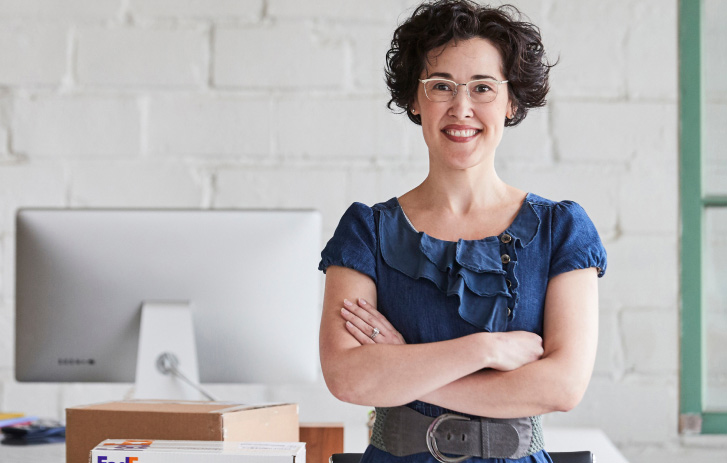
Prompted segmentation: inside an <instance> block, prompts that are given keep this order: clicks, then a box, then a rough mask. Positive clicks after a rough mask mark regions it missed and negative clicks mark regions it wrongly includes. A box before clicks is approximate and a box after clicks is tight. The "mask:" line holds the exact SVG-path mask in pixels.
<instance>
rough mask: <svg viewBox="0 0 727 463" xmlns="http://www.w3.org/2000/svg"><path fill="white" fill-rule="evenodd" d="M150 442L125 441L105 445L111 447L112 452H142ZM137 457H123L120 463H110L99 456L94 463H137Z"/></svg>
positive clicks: (117, 462) (106, 458) (104, 457)
mask: <svg viewBox="0 0 727 463" xmlns="http://www.w3.org/2000/svg"><path fill="white" fill-rule="evenodd" d="M151 443H152V441H150V440H126V441H124V442H122V443H120V444H119V443H107V444H104V445H106V446H111V447H112V448H113V449H114V450H131V451H135V450H144V449H146V448H148V447H149V446H150V445H151ZM138 461H139V457H125V458H124V459H123V460H121V461H111V460H109V459H108V457H107V456H99V457H98V458H97V459H96V463H137V462H138Z"/></svg>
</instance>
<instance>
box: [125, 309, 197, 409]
mask: <svg viewBox="0 0 727 463" xmlns="http://www.w3.org/2000/svg"><path fill="white" fill-rule="evenodd" d="M169 356H171V357H173V358H174V359H175V360H176V365H174V368H176V370H177V371H178V373H179V374H174V373H173V372H171V374H170V372H169V371H167V372H164V370H165V368H159V366H158V363H159V362H160V361H161V362H162V366H163V367H166V369H169V367H170V366H171V364H170V363H169V359H170V357H169ZM165 359H166V362H165ZM180 376H181V377H180ZM182 378H185V379H186V380H187V381H189V382H190V383H192V384H199V368H198V364H197V349H196V345H195V340H194V326H193V321H192V310H191V308H190V305H189V302H186V301H181V302H173V301H145V302H144V303H143V304H142V308H141V328H140V331H139V351H138V354H137V359H136V385H135V387H134V394H133V397H134V398H135V399H167V400H169V399H172V400H174V399H179V400H207V399H208V398H207V397H203V395H202V393H201V392H200V391H199V390H197V388H196V387H195V386H193V385H191V384H188V383H186V382H185V381H184V380H183V379H182Z"/></svg>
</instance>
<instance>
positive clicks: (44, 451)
mask: <svg viewBox="0 0 727 463" xmlns="http://www.w3.org/2000/svg"><path fill="white" fill-rule="evenodd" d="M545 435H546V448H547V450H549V451H551V452H569V451H576V450H590V451H591V452H593V454H594V455H596V458H597V459H598V463H628V461H627V460H626V458H624V456H623V455H621V453H620V452H619V451H618V449H617V448H616V447H615V446H614V445H613V443H611V441H610V440H609V439H608V437H606V434H604V433H603V431H601V430H600V429H595V428H550V427H548V428H546V429H545ZM65 459H66V446H65V444H41V445H31V446H27V447H21V446H17V447H16V446H11V445H0V462H2V463H63V462H64V461H65Z"/></svg>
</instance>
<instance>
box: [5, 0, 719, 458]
mask: <svg viewBox="0 0 727 463" xmlns="http://www.w3.org/2000/svg"><path fill="white" fill-rule="evenodd" d="M495 3H503V2H502V1H500V0H498V1H497V2H495ZM417 4H418V1H417V0H393V1H391V0H372V1H367V2H361V1H354V0H317V1H313V0H66V1H64V2H58V1H56V0H3V1H2V2H0V62H1V63H2V64H3V65H2V66H0V410H5V409H13V410H18V409H20V410H23V411H25V412H27V413H36V414H41V415H47V416H51V417H57V418H60V417H62V416H63V410H64V408H65V407H67V406H72V405H78V404H81V403H90V402H99V401H105V400H113V399H117V398H121V397H124V396H125V395H126V394H128V392H129V388H130V386H131V385H129V384H116V385H108V384H95V385H93V384H88V385H84V384H65V385H55V384H18V383H17V382H15V381H14V379H13V361H14V360H13V352H12V350H13V344H12V342H13V339H14V335H13V320H14V310H13V309H14V307H13V305H14V302H13V298H14V215H15V211H16V210H17V209H18V208H19V207H24V206H61V207H63V206H79V207H188V208H195V207H202V208H232V207H285V208H293V207H306V208H308V207H312V208H317V209H319V210H321V211H322V214H323V220H324V232H323V236H321V244H323V243H324V242H325V241H326V240H327V239H328V238H329V237H330V235H331V233H332V232H333V230H334V228H335V226H336V224H337V222H338V219H339V218H340V216H341V214H342V213H343V211H344V210H345V209H346V208H347V207H348V205H349V204H350V203H351V202H352V201H362V202H365V203H368V204H373V203H375V202H379V201H384V200H387V199H389V198H391V197H393V196H396V195H400V194H402V193H403V192H405V191H407V190H409V189H411V188H413V187H414V186H416V185H417V184H419V183H420V182H421V181H422V180H423V179H424V177H425V176H426V171H427V148H426V145H425V144H424V142H423V140H422V136H421V129H420V128H419V127H417V126H414V125H413V124H411V123H410V122H409V121H408V120H407V119H406V117H405V116H403V115H392V114H390V113H389V111H388V110H387V109H386V108H385V104H386V101H388V96H387V94H386V90H385V85H384V83H383V82H384V76H383V66H384V54H385V52H386V50H387V48H388V45H389V41H390V39H391V33H392V32H393V29H394V27H395V25H396V24H397V22H398V21H399V20H400V19H401V18H403V17H405V16H406V14H407V12H410V11H411V10H412V9H413V8H414V7H415V6H416V5H417ZM515 4H516V5H517V6H518V7H520V8H521V9H522V11H523V13H525V14H526V15H527V16H528V17H530V18H531V19H532V20H533V22H535V23H536V24H538V25H539V26H540V27H541V30H542V32H543V35H544V41H545V44H546V49H547V51H548V53H549V55H550V57H551V59H553V60H555V59H560V64H558V66H556V67H555V68H554V69H553V71H552V82H551V83H552V93H551V95H550V98H549V100H550V105H549V106H548V107H546V108H543V109H540V110H535V111H533V112H532V113H531V115H530V116H529V117H528V118H527V120H526V121H525V122H524V123H523V124H522V126H520V127H517V128H514V129H508V130H506V131H505V138H504V140H503V143H502V145H501V146H500V149H499V150H498V158H497V161H496V165H497V166H498V172H499V174H500V176H501V177H502V178H503V179H505V180H506V181H508V182H509V183H512V184H514V185H516V186H519V187H521V188H525V189H527V190H530V191H532V192H534V193H537V194H540V195H542V196H545V197H550V198H553V199H573V200H576V201H578V202H579V203H580V204H581V205H583V206H584V207H585V208H586V210H587V211H588V213H589V215H590V217H591V218H592V219H593V221H594V223H595V224H596V226H597V228H598V229H599V231H600V233H601V236H602V238H603V240H604V243H605V245H606V247H607V249H608V252H609V269H608V273H607V276H606V278H604V279H603V280H601V284H600V288H599V290H600V301H601V314H600V337H599V352H598V356H597V359H596V365H595V371H594V378H593V381H592V383H591V385H590V387H589V390H588V392H587V394H586V397H585V398H584V400H583V402H582V404H581V405H579V406H578V407H577V408H576V409H575V410H574V411H572V412H570V413H565V414H563V413H557V414H553V415H551V416H548V417H547V418H546V423H547V425H548V426H555V425H564V426H589V427H599V428H602V429H603V430H604V431H605V432H606V434H607V435H608V436H610V437H611V439H613V440H614V442H615V443H616V444H617V445H618V446H619V447H620V448H621V450H622V451H623V452H624V453H625V455H626V456H627V457H628V458H629V459H630V461H633V462H640V463H656V462H666V463H686V462H692V461H721V460H723V459H724V455H725V454H726V453H727V438H726V437H725V436H711V437H707V436H699V437H698V438H694V437H684V436H681V437H680V436H679V435H678V434H677V419H678V391H679V376H678V371H679V359H678V346H679V318H678V317H679V315H678V310H677V307H678V301H679V299H678V297H679V293H678V274H679V268H678V253H677V244H678V230H679V227H678V192H677V181H678V180H677V179H678V151H677V146H678V145H677V130H678V114H677V74H676V70H677V48H676V46H677V31H676V25H677V2H676V0H671V1H664V0H614V1H612V2H608V3H604V2H595V1H582V2H574V1H571V0H519V1H516V2H515ZM717 4H718V3H715V2H712V1H711V0H710V5H713V6H714V5H717ZM709 27H713V26H709ZM716 33H720V32H719V30H718V29H716ZM723 65H724V63H721V64H720V63H718V65H717V67H715V68H714V69H717V70H719V69H722V67H720V66H723ZM710 69H712V68H710ZM717 74H718V73H717ZM717 91H718V92H721V91H722V87H719V86H718V87H717ZM723 125H724V124H723ZM715 126H716V127H717V129H716V130H718V129H719V127H720V126H719V124H718V122H715ZM210 390H211V391H212V392H213V393H214V394H216V395H218V396H219V397H222V398H224V399H230V400H240V401H245V402H264V401H289V400H290V401H297V402H299V403H300V412H301V418H302V419H303V420H304V421H343V422H345V423H346V426H347V430H346V435H345V445H346V449H347V450H348V451H361V450H362V449H363V446H364V445H365V442H366V427H365V423H366V420H367V416H366V412H367V411H368V410H369V408H368V407H359V406H353V405H348V404H344V403H341V402H339V401H337V400H336V399H334V398H333V397H332V396H331V395H330V394H329V393H328V391H327V390H326V389H325V385H324V384H323V382H322V381H319V382H318V383H316V384H313V385H307V386H303V387H288V386H286V387H282V386H281V387H264V386H247V385H210ZM546 441H547V436H546Z"/></svg>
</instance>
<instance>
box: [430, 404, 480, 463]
mask: <svg viewBox="0 0 727 463" xmlns="http://www.w3.org/2000/svg"><path fill="white" fill-rule="evenodd" d="M446 420H462V421H469V418H467V417H466V416H461V415H455V414H454V413H443V414H441V415H439V416H438V417H436V418H434V421H432V423H431V424H430V425H429V429H427V448H428V449H429V453H431V454H432V455H433V456H434V458H436V459H437V461H439V462H441V463H459V462H461V461H464V460H466V459H468V458H470V457H471V456H472V455H463V456H461V457H456V458H452V457H448V456H446V455H444V454H442V452H440V451H439V448H437V439H436V438H435V437H434V432H435V431H436V430H437V428H438V427H439V425H440V424H442V422H443V421H446Z"/></svg>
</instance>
